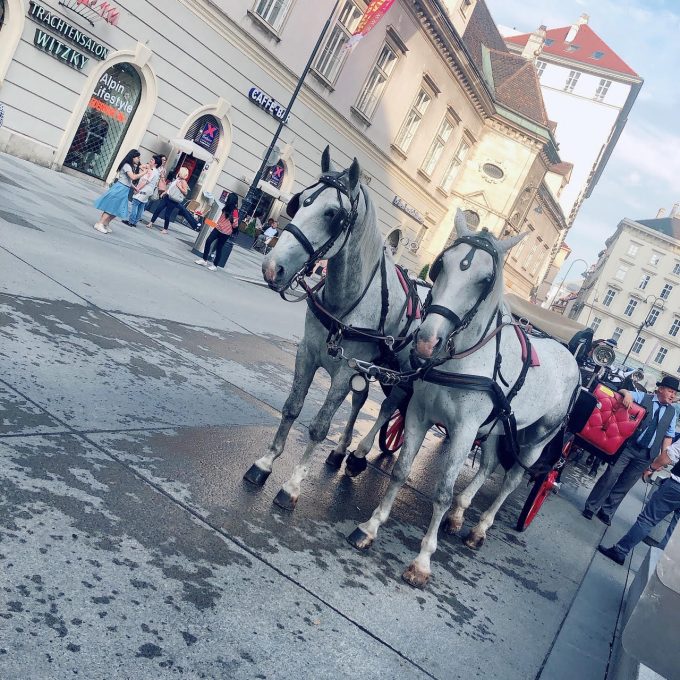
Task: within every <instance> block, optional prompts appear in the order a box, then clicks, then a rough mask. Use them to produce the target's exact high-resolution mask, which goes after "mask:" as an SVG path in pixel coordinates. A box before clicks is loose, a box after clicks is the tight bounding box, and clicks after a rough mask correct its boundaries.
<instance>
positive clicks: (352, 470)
mask: <svg viewBox="0 0 680 680" xmlns="http://www.w3.org/2000/svg"><path fill="white" fill-rule="evenodd" d="M367 467H368V462H367V461H366V457H365V456H364V458H357V457H356V456H355V455H354V453H350V454H349V456H347V460H346V461H345V474H346V475H347V476H348V477H358V476H359V475H360V474H361V473H362V472H363V471H364V470H365V469H366V468H367Z"/></svg>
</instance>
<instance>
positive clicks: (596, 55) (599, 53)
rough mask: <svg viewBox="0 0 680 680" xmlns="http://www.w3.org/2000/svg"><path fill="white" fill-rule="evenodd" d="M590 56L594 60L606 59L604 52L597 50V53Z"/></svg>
mask: <svg viewBox="0 0 680 680" xmlns="http://www.w3.org/2000/svg"><path fill="white" fill-rule="evenodd" d="M590 56H591V57H592V58H593V59H602V57H604V52H602V51H601V50H596V51H595V52H593V53H592V54H591V55H590Z"/></svg>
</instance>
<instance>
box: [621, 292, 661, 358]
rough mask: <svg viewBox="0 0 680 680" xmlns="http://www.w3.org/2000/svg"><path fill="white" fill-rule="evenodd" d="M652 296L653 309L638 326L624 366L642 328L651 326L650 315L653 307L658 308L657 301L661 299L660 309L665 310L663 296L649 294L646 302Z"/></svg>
mask: <svg viewBox="0 0 680 680" xmlns="http://www.w3.org/2000/svg"><path fill="white" fill-rule="evenodd" d="M650 298H652V300H653V302H652V307H651V309H650V310H649V312H647V316H646V317H645V319H644V321H643V322H642V323H641V324H640V325H639V326H638V328H637V333H636V334H635V339H634V340H633V342H632V343H631V346H630V347H629V348H628V351H627V352H626V356H625V358H624V359H623V365H624V366H625V365H626V362H627V361H628V357H629V356H630V353H631V352H632V351H633V347H634V346H635V343H636V342H637V340H638V338H639V337H640V333H642V329H643V328H645V326H649V325H650V324H649V315H650V314H651V313H652V310H653V309H656V303H657V302H658V301H659V300H661V305H660V307H659V309H660V311H662V312H663V298H660V297H658V296H657V295H648V296H647V297H646V298H645V304H646V303H647V302H649V300H650Z"/></svg>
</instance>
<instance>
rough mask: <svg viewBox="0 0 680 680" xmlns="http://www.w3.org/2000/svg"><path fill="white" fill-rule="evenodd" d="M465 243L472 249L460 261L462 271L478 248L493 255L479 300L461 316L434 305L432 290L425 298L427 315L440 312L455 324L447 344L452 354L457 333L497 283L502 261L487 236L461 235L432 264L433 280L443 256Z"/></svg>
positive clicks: (463, 327)
mask: <svg viewBox="0 0 680 680" xmlns="http://www.w3.org/2000/svg"><path fill="white" fill-rule="evenodd" d="M463 244H468V245H469V246H470V250H469V251H468V253H467V255H465V257H464V258H463V259H462V260H461V261H460V265H459V266H460V270H461V271H467V270H468V269H469V268H470V267H471V266H472V261H473V260H474V257H475V255H476V254H477V251H478V250H483V251H485V252H487V253H488V254H489V255H491V260H492V262H493V271H492V273H491V276H490V277H489V280H488V281H487V283H486V284H485V286H484V290H482V292H481V293H480V295H479V297H478V298H477V301H476V302H475V304H474V305H473V307H472V309H470V310H469V311H468V312H467V313H466V314H465V316H463V318H461V317H459V316H458V314H456V313H455V312H454V311H453V310H452V309H449V308H448V307H444V306H442V305H434V304H432V291H430V292H429V293H428V296H427V299H426V300H425V305H424V312H425V316H428V315H429V314H438V315H439V316H443V317H444V318H445V319H447V320H448V321H450V322H451V323H452V324H453V330H452V331H451V333H450V334H449V336H448V338H447V341H446V345H447V349H448V351H449V353H450V354H453V352H454V347H453V342H452V341H453V338H454V336H455V335H457V334H458V333H460V332H461V331H462V330H463V329H465V328H467V327H468V326H469V325H470V322H471V321H472V319H473V318H474V317H475V315H476V314H477V312H478V311H479V307H480V305H481V304H482V302H483V301H484V300H485V299H486V297H487V295H488V294H489V293H490V292H491V290H492V289H493V287H494V284H495V283H496V277H497V274H498V262H499V261H500V255H499V253H498V250H496V247H495V246H494V244H493V243H492V242H491V241H490V240H489V239H488V238H486V237H485V236H479V235H476V234H475V235H469V236H461V237H459V238H457V239H456V240H455V241H454V242H453V243H452V244H451V245H450V246H449V247H448V248H446V249H445V250H444V251H443V252H442V253H440V254H439V256H438V257H437V259H436V260H435V261H434V263H433V264H432V269H431V273H430V278H431V280H432V282H434V281H436V280H437V277H438V276H439V274H440V273H441V270H442V267H443V265H444V263H443V258H444V255H445V254H446V253H447V252H448V251H449V250H453V249H454V248H456V247H457V246H460V245H463Z"/></svg>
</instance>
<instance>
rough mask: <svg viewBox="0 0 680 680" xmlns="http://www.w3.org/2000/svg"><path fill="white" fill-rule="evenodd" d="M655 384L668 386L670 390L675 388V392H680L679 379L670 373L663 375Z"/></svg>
mask: <svg viewBox="0 0 680 680" xmlns="http://www.w3.org/2000/svg"><path fill="white" fill-rule="evenodd" d="M656 386H657V387H670V388H671V389H672V390H675V391H676V392H680V381H678V379H677V378H674V377H673V376H671V375H664V377H663V379H662V380H661V382H658V383H656Z"/></svg>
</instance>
